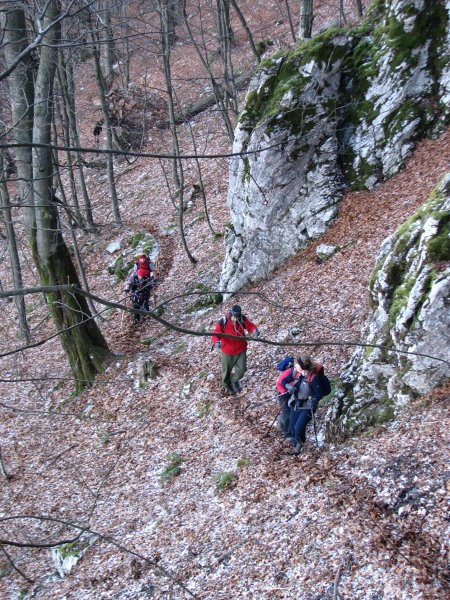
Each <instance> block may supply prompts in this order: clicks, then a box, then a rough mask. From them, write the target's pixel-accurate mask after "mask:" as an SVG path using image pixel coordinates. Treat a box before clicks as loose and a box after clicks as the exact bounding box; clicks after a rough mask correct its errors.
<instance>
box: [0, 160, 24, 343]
mask: <svg viewBox="0 0 450 600" xmlns="http://www.w3.org/2000/svg"><path fill="white" fill-rule="evenodd" d="M0 196H1V204H2V208H3V218H4V221H5V229H6V235H7V238H8V251H9V259H10V264H11V275H12V279H13V285H14V289H15V290H21V289H22V288H23V281H22V269H21V267H20V260H19V253H18V251H17V243H16V234H15V231H14V226H13V220H12V215H11V204H10V201H9V194H8V188H7V185H6V173H5V169H4V164H3V150H0ZM14 302H15V305H16V310H17V316H18V321H19V335H20V337H21V338H22V339H24V340H26V341H27V342H29V341H30V328H29V327H28V322H27V313H26V307H25V298H24V297H23V296H14Z"/></svg>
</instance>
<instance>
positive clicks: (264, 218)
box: [220, 0, 450, 292]
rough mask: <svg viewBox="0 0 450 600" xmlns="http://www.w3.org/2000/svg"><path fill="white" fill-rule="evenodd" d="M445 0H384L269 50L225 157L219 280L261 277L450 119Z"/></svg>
mask: <svg viewBox="0 0 450 600" xmlns="http://www.w3.org/2000/svg"><path fill="white" fill-rule="evenodd" d="M449 21H450V0H444V2H441V3H435V2H430V1H424V0H385V2H381V1H380V2H378V3H376V4H375V5H374V8H372V10H371V12H369V13H368V16H367V17H366V20H365V21H364V22H363V23H362V24H361V25H360V26H358V27H357V28H353V29H350V28H347V29H345V30H342V29H338V28H329V29H327V30H326V31H325V32H323V33H322V34H320V35H318V36H316V37H315V38H313V39H311V40H309V41H308V42H303V43H300V44H299V45H298V46H297V47H295V48H294V49H293V50H291V51H289V52H286V53H277V54H275V55H274V56H273V57H271V58H268V59H265V60H263V61H262V62H261V65H260V67H259V69H258V71H257V72H256V74H255V76H254V78H253V79H252V81H251V83H250V87H249V90H248V93H247V97H246V101H245V104H244V108H243V110H242V113H241V115H240V117H239V120H238V123H237V127H236V131H235V140H234V145H233V153H234V154H236V156H234V158H233V159H232V161H231V164H230V173H229V192H228V204H229V207H230V214H231V219H230V227H229V229H228V233H227V236H226V238H225V242H226V255H225V260H224V263H223V267H222V273H221V282H220V288H221V289H222V290H227V291H228V292H234V291H237V290H238V289H240V288H242V287H243V286H245V285H246V284H249V283H254V282H256V281H257V280H259V279H262V278H265V277H267V276H268V275H269V273H270V272H271V271H272V270H273V269H274V268H275V267H276V266H278V265H279V264H281V263H282V262H284V261H285V260H286V259H287V258H289V257H290V256H291V255H293V254H294V253H296V252H297V251H298V250H299V249H301V248H303V247H305V246H306V245H307V244H308V243H309V242H310V241H311V240H312V239H315V238H318V237H320V236H321V235H322V234H323V233H324V232H325V231H326V230H327V228H328V227H329V226H330V224H331V223H332V222H333V221H334V219H335V218H336V216H337V210H338V204H339V201H340V199H341V197H342V194H343V191H344V190H345V189H346V188H351V189H363V188H368V189H372V188H373V187H374V185H376V183H377V182H378V181H380V180H382V179H384V178H387V177H390V176H392V175H393V174H394V173H396V172H397V171H398V169H399V168H400V167H401V166H402V164H403V163H404V161H405V159H406V157H407V156H408V155H409V153H410V152H411V150H412V148H413V146H414V144H415V142H416V141H417V140H418V139H420V138H421V137H423V136H424V135H425V134H430V133H433V132H436V131H439V130H440V129H441V128H442V127H443V125H444V124H446V123H448V122H449V120H450V103H449V102H448V98H449V94H450V72H449V69H450V67H449V64H450V27H449Z"/></svg>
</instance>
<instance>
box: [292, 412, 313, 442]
mask: <svg viewBox="0 0 450 600" xmlns="http://www.w3.org/2000/svg"><path fill="white" fill-rule="evenodd" d="M290 411H291V414H290V421H291V429H292V433H293V436H294V441H300V442H303V444H304V443H305V439H306V426H307V425H308V423H309V422H310V421H311V419H312V413H311V409H310V408H308V409H303V410H301V409H297V410H296V409H295V408H291V409H290Z"/></svg>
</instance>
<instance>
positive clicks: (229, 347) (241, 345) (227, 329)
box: [212, 304, 259, 395]
mask: <svg viewBox="0 0 450 600" xmlns="http://www.w3.org/2000/svg"><path fill="white" fill-rule="evenodd" d="M245 331H248V332H249V333H250V334H253V335H254V336H256V337H258V336H259V330H258V328H257V327H256V325H255V324H254V323H252V322H251V321H249V320H248V319H247V317H246V316H244V315H243V314H242V311H241V307H240V306H238V305H237V304H235V305H234V306H232V307H231V310H230V312H229V313H228V315H227V316H224V317H222V318H221V319H220V320H219V321H218V323H217V324H216V327H215V329H214V335H213V337H212V343H213V348H218V349H220V350H221V354H220V364H221V370H222V385H223V387H224V389H225V392H226V393H227V394H229V395H230V394H238V393H239V392H240V391H241V386H240V385H239V380H240V379H242V377H243V376H244V373H245V371H246V370H247V342H246V340H245ZM221 333H225V334H228V335H232V336H234V337H233V338H226V337H222V336H221V335H220V334H221Z"/></svg>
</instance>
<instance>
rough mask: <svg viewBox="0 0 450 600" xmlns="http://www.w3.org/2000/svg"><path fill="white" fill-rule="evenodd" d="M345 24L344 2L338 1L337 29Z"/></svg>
mask: <svg viewBox="0 0 450 600" xmlns="http://www.w3.org/2000/svg"><path fill="white" fill-rule="evenodd" d="M346 23H347V19H346V17H345V11H344V0H339V27H342V25H343V24H344V25H345V24H346Z"/></svg>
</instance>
